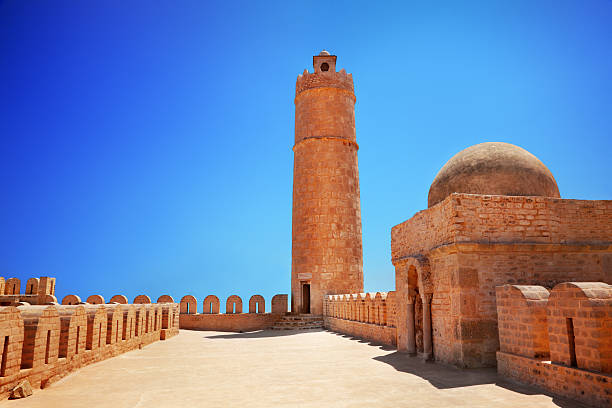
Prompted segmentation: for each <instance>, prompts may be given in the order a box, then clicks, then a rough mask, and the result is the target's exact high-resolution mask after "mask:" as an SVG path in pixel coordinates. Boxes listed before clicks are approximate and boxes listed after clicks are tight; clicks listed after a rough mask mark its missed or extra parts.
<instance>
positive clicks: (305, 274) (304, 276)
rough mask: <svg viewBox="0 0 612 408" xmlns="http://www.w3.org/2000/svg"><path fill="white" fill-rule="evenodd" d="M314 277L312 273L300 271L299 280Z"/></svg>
mask: <svg viewBox="0 0 612 408" xmlns="http://www.w3.org/2000/svg"><path fill="white" fill-rule="evenodd" d="M309 279H312V273H298V280H309Z"/></svg>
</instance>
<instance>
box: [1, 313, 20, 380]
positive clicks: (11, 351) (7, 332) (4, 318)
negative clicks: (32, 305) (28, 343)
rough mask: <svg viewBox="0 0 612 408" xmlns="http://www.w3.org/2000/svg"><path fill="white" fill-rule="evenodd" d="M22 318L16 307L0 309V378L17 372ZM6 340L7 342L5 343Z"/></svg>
mask: <svg viewBox="0 0 612 408" xmlns="http://www.w3.org/2000/svg"><path fill="white" fill-rule="evenodd" d="M23 337H24V331H23V318H22V317H21V314H20V313H19V311H18V310H17V308H16V307H13V306H7V307H3V308H1V309H0V350H2V354H1V355H0V367H1V369H0V378H2V377H9V376H12V375H14V374H17V373H19V369H20V368H21V353H22V348H23V340H24V339H23ZM7 340H8V343H5V342H6V341H7Z"/></svg>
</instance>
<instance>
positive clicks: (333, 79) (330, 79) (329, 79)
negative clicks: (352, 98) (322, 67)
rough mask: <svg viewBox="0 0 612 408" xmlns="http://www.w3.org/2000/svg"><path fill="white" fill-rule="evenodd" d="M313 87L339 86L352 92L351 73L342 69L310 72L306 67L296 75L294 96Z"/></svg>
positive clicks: (353, 90)
mask: <svg viewBox="0 0 612 408" xmlns="http://www.w3.org/2000/svg"><path fill="white" fill-rule="evenodd" d="M315 88H339V89H344V90H346V91H349V92H350V93H351V94H354V92H355V89H354V87H353V75H352V74H347V73H346V71H345V70H344V68H343V69H341V70H340V72H335V71H334V72H332V71H327V72H314V73H310V72H308V70H307V69H305V70H304V72H303V73H302V74H301V75H298V77H297V81H296V82H295V96H296V97H297V96H298V95H299V94H300V93H302V92H304V91H306V90H309V89H315Z"/></svg>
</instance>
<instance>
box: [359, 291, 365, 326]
mask: <svg viewBox="0 0 612 408" xmlns="http://www.w3.org/2000/svg"><path fill="white" fill-rule="evenodd" d="M365 299H366V294H365V293H358V294H357V307H358V309H357V310H358V313H359V319H357V321H359V322H362V323H364V322H365V321H366V303H365Z"/></svg>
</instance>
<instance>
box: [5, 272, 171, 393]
mask: <svg viewBox="0 0 612 408" xmlns="http://www.w3.org/2000/svg"><path fill="white" fill-rule="evenodd" d="M15 279H16V278H15ZM40 282H42V283H44V284H45V288H43V289H42V291H43V293H41V294H42V295H43V296H41V297H40V298H41V299H43V298H44V299H47V300H50V298H49V296H51V297H52V298H53V299H55V297H54V296H53V295H50V294H49V293H44V292H50V291H52V290H54V286H55V285H54V283H55V282H54V280H46V282H45V280H43V279H40V280H39V286H38V288H39V289H40ZM12 283H13V285H15V286H14V287H16V286H17V285H18V283H17V282H16V281H15V280H13V281H12ZM35 284H36V282H34V281H33V280H29V281H28V284H26V288H25V290H26V291H32V289H31V288H32V287H33V286H34V285H35ZM10 291H11V292H13V289H10ZM23 296H24V295H21V294H19V293H14V294H10V295H5V296H4V299H5V301H6V302H10V303H11V304H17V305H18V306H17V307H15V306H2V307H0V351H1V352H2V354H1V355H0V399H2V398H7V397H9V396H10V393H11V390H12V389H13V388H14V387H15V386H16V385H17V384H19V383H20V382H21V381H23V380H28V381H29V383H30V384H31V385H32V387H34V388H45V387H46V386H48V385H49V384H51V383H53V382H55V381H57V380H58V379H60V378H62V377H63V376H65V375H67V374H69V373H70V372H72V371H74V370H77V369H79V368H80V367H83V366H85V365H89V364H93V363H95V362H98V361H102V360H105V359H107V358H111V357H114V356H117V355H119V354H122V353H125V352H128V351H130V350H134V349H139V348H142V347H143V346H145V345H147V344H150V343H153V342H155V341H159V340H165V339H168V338H170V337H172V336H174V335H176V334H178V330H179V324H180V322H179V305H178V304H176V303H159V304H146V305H145V304H137V305H134V304H122V303H118V302H115V303H109V304H95V305H94V304H89V303H82V302H79V303H78V304H75V303H76V300H80V299H79V298H78V297H77V296H75V295H68V296H66V297H65V298H64V302H65V303H67V304H66V305H59V304H57V302H48V303H47V304H42V305H31V304H27V303H25V302H22V301H21V300H22V298H23ZM25 296H34V295H25ZM35 296H38V294H37V295H35ZM91 298H92V299H93V300H95V301H99V300H100V298H101V296H93V297H91ZM124 298H125V297H114V299H115V300H122V299H124Z"/></svg>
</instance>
